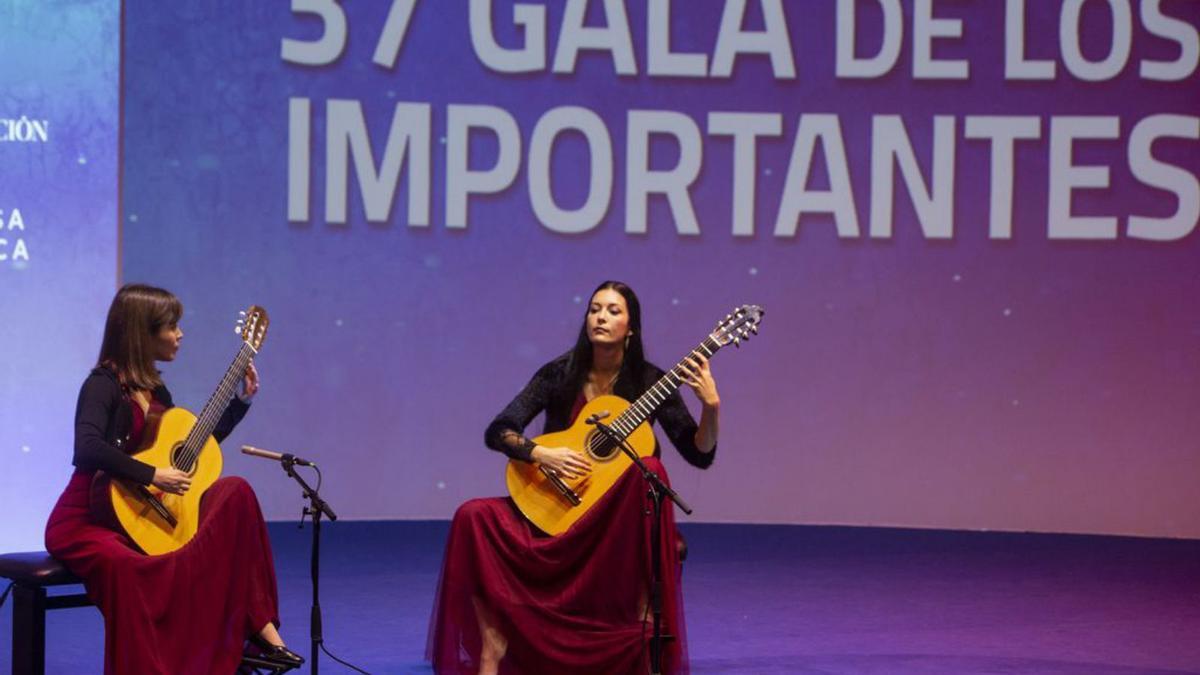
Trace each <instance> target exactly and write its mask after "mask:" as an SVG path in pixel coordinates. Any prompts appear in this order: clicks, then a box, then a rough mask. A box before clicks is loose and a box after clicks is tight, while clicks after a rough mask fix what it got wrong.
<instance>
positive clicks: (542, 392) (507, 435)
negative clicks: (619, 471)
mask: <svg viewBox="0 0 1200 675" xmlns="http://www.w3.org/2000/svg"><path fill="white" fill-rule="evenodd" d="M570 356H571V355H570V352H568V353H566V354H563V355H562V356H560V357H558V358H557V359H554V360H553V361H551V362H550V363H547V364H546V365H544V366H542V367H541V368H539V369H538V371H537V372H536V373H534V375H533V379H532V380H530V381H529V384H527V385H525V388H524V389H522V390H521V393H519V394H517V397H516V398H514V399H513V400H512V401H511V402H510V403H509V404H508V405H507V406H505V408H504V410H502V411H500V414H499V415H497V416H496V419H494V420H492V423H491V424H489V425H488V428H487V431H485V432H484V443H486V444H487V446H488V447H489V448H491V449H493V450H497V451H499V452H503V453H504V454H506V455H508V456H509V457H512V458H513V459H519V460H523V461H526V462H528V461H530V456H529V453H530V452H531V451H532V450H533V447H534V443H533V442H532V441H530V440H529V439H528V438H526V437H525V436H524V435H523V434H524V432H525V427H527V426H528V425H529V423H530V422H531V421H533V418H535V417H537V416H538V414H539V413H541V412H542V411H545V412H546V424H545V426H544V427H543V429H542V433H546V434H548V433H553V432H555V431H562V430H563V429H566V428H567V427H569V426H571V422H572V420H571V419H570V417H571V412H572V410H573V409H574V406H575V401H576V399H578V397H579V391H578V389H575V388H570V387H568V385H567V382H566V380H567V373H568V362H569V359H570ZM640 375H641V377H631V376H627V375H625V374H622V375H621V376H620V377H618V378H617V381H616V382H615V383H614V384H613V393H614V394H616V395H617V396H620V397H621V398H624V399H625V400H627V401H633V400H634V399H636V398H637V397H638V396H641V395H642V394H643V393H645V391H646V390H647V389H648V388H650V387H651V386H652V385H653V384H654V383H655V382H657V381H658V379H659V378H660V377H662V376H663V371H662V370H661V369H660V368H658V367H657V366H655V365H653V364H651V363H646V366H645V372H643V373H641V374H640ZM650 422H651V424H653V423H655V422H657V423H658V425H659V426H661V427H662V429H663V431H665V432H666V434H667V437H668V438H670V439H671V444H672V445H674V446H675V449H676V450H678V451H679V454H680V455H682V456H683V458H684V459H685V460H687V462H688V464H691V465H692V466H696V467H699V468H701V469H707V468H708V467H709V465H710V464H712V463H713V458H714V457H715V456H716V454H717V449H716V448H715V447H714V448H713V449H712V452H701V451H700V449H699V448H698V447H696V430H697V428H698V427H697V425H696V420H695V419H694V418H693V417H692V414H691V413H690V412H689V411H688V409H687V406H686V405H684V403H683V397H682V396H680V395H679V392H678V391H676V392H675V393H673V394H671V396H670V397H668V398H667V400H666V401H663V404H662V405H661V406H659V407H658V409H657V410H656V411H655V413H654V414H653V415H651V416H650ZM659 454H660V452H659V448H657V447H655V449H654V455H655V456H656V457H657V456H658V455H659Z"/></svg>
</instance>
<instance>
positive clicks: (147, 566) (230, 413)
mask: <svg viewBox="0 0 1200 675" xmlns="http://www.w3.org/2000/svg"><path fill="white" fill-rule="evenodd" d="M182 315H183V306H182V305H181V304H180V302H179V299H178V298H176V297H175V296H174V295H172V294H171V293H169V292H167V291H165V290H162V289H160V288H154V287H152V286H145V285H140V284H130V285H126V286H124V287H122V288H121V289H120V291H118V292H117V295H116V297H115V298H114V299H113V302H112V306H111V307H110V308H109V311H108V320H107V322H106V324H105V327H104V340H103V343H102V345H101V348H100V358H99V365H98V366H97V367H96V368H95V369H94V370H92V372H91V374H90V375H88V377H87V379H86V380H84V383H83V387H82V389H81V390H80V392H79V401H78V404H77V407H76V411H75V453H74V460H73V463H74V465H75V467H76V469H75V473H74V474H73V475H72V476H71V480H70V481H69V482H68V483H67V488H66V490H64V491H63V494H62V496H61V497H60V498H59V500H58V503H57V504H56V505H55V507H54V510H53V511H52V512H51V514H50V519H49V522H48V523H47V524H46V549H47V550H48V551H49V552H50V554H51V555H53V556H54V557H55V558H57V559H58V560H60V561H61V562H62V563H63V564H64V565H66V566H67V568H68V569H70V570H71V571H72V572H73V573H75V574H76V575H77V576H79V577H81V578H82V579H83V581H84V586H85V587H86V589H87V593H88V596H89V597H90V598H91V599H92V601H93V602H95V603H96V606H97V607H99V608H100V612H101V613H102V614H103V615H104V624H105V649H104V670H105V673H108V674H109V675H113V674H116V673H139V674H142V673H151V674H158V673H162V674H166V673H170V674H172V675H178V674H180V673H196V674H201V673H204V674H207V673H231V672H233V671H234V670H235V669H236V668H237V667H238V664H239V663H240V662H241V660H242V653H243V648H244V643H245V641H246V640H247V639H248V638H249V639H250V640H251V641H252V642H255V643H257V644H259V650H260V652H261V653H262V654H263V655H264V656H265V657H266V658H269V659H271V660H275V661H277V662H279V663H281V664H287V665H290V666H296V665H299V664H300V663H302V662H303V659H302V658H301V657H300V656H298V655H296V654H294V653H292V652H291V651H290V650H288V649H287V647H285V646H283V641H282V639H281V638H280V637H279V633H278V631H277V630H276V624H277V623H278V600H277V593H276V587H275V572H274V564H273V561H272V557H271V546H270V541H269V539H268V537H267V530H266V525H265V523H264V522H263V518H262V512H261V511H260V510H259V506H258V501H257V499H256V498H255V496H254V492H253V491H252V490H251V489H250V486H249V485H248V484H247V483H246V482H245V481H244V480H242V479H240V478H233V477H231V478H222V479H220V480H218V481H217V482H216V483H214V484H213V485H212V486H211V487H210V488H209V489H208V491H207V492H205V493H204V496H203V501H202V502H201V510H200V527H199V531H198V533H197V534H196V536H195V537H194V538H193V539H192V540H191V541H190V542H188V543H187V544H186V545H184V546H183V547H182V548H180V549H179V550H176V551H174V552H171V553H167V554H163V555H154V556H150V555H145V554H143V553H142V552H141V551H139V550H137V549H136V548H135V547H134V546H133V544H132V542H131V541H130V540H129V539H128V538H127V537H126V536H125V535H124V534H122V533H120V532H118V531H116V530H114V529H111V528H110V527H108V526H106V525H104V524H101V522H99V521H102V520H105V519H104V518H103V516H98V515H97V514H95V513H93V512H92V511H91V509H90V502H91V501H92V500H91V498H90V495H89V493H90V492H91V486H92V483H93V478H94V476H95V474H96V473H97V472H98V471H103V472H104V473H106V474H108V475H109V476H111V477H112V478H114V479H119V480H123V481H125V482H126V483H127V484H130V485H137V486H150V485H153V486H154V487H155V488H157V489H158V490H161V491H162V492H164V493H170V494H183V493H185V492H186V491H187V490H188V489H189V488H190V487H191V479H190V477H189V474H188V473H186V472H184V471H181V470H179V469H175V468H171V467H155V466H153V465H151V464H146V463H144V462H141V461H138V460H137V459H134V458H133V457H130V456H129V453H131V452H134V451H135V450H137V449H138V448H139V446H140V445H141V443H142V440H143V436H144V435H145V436H147V437H148V436H149V434H150V433H151V432H152V429H153V427H152V422H153V419H154V418H155V416H156V415H157V414H160V413H162V412H163V411H164V410H166V409H167V408H170V407H171V406H172V402H171V394H170V392H169V391H168V390H167V388H166V387H165V386H164V385H163V382H162V379H161V378H160V376H159V372H158V371H157V370H156V369H155V365H154V364H155V362H156V361H173V360H174V359H175V355H176V353H177V352H178V350H179V345H180V341H181V339H182V338H183V331H182V330H180V329H179V320H180V318H181V316H182ZM258 385H259V380H258V373H257V371H255V369H254V366H253V365H250V366H249V367H248V368H247V369H246V372H245V376H244V379H243V382H242V391H241V393H240V394H239V395H238V396H237V397H236V398H235V399H234V400H233V401H232V402H231V403H230V404H229V407H228V408H227V409H226V410H225V412H224V415H223V416H222V417H221V419H220V422H219V423H218V424H217V426H216V431H215V432H214V436H215V437H216V438H217V439H221V438H224V437H225V436H227V435H228V434H229V433H230V432H231V431H232V430H233V427H234V426H235V425H236V424H237V423H238V421H240V420H241V418H242V417H243V416H244V415H245V414H246V411H247V410H248V408H249V400H250V398H251V397H253V396H254V394H255V392H257V391H258ZM148 420H149V424H148ZM148 427H149V429H148ZM106 492H107V491H106Z"/></svg>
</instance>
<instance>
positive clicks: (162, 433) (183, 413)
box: [107, 408, 224, 555]
mask: <svg viewBox="0 0 1200 675" xmlns="http://www.w3.org/2000/svg"><path fill="white" fill-rule="evenodd" d="M195 425H196V416H195V415H193V414H192V413H190V412H188V411H187V410H184V409H183V408H171V409H169V410H167V411H165V412H164V413H163V414H162V415H161V416H158V417H157V419H154V418H151V419H150V420H148V425H147V427H146V436H145V438H146V442H144V443H143V444H142V447H143V449H142V450H139V451H138V452H137V453H136V454H134V455H133V457H134V459H137V460H139V461H142V462H145V463H147V464H151V465H153V466H156V467H163V468H166V467H172V466H175V465H176V463H174V462H173V461H172V460H174V459H175V457H176V455H177V453H178V452H179V450H180V449H181V448H182V447H183V445H184V441H185V440H186V439H187V437H188V433H189V432H191V430H192V428H193V427H194V426H195ZM223 463H224V462H223V459H222V457H221V448H220V447H219V446H218V445H217V441H216V440H215V439H213V437H212V436H209V437H208V438H207V439H205V441H204V446H203V449H202V450H201V451H200V454H199V457H198V458H197V459H196V462H195V465H194V466H193V467H192V471H191V477H192V486H191V487H190V488H189V489H188V491H187V492H186V493H184V494H182V495H175V494H171V493H167V492H163V491H161V490H159V489H158V488H156V487H154V486H153V485H150V486H148V487H146V488H145V489H141V486H138V485H134V484H131V483H128V482H126V481H123V480H118V479H113V478H111V477H110V478H109V481H108V482H109V485H108V491H107V497H108V499H109V500H111V507H112V509H111V511H112V515H113V516H115V519H116V524H117V525H118V526H119V527H120V529H121V530H122V531H124V532H125V534H127V535H128V536H129V538H130V539H132V540H133V541H134V543H135V544H137V545H138V547H139V548H141V549H142V550H143V551H145V552H146V553H147V554H148V555H162V554H164V553H170V552H172V551H176V550H179V549H180V548H182V547H183V546H184V544H186V543H188V542H189V541H191V540H192V537H194V536H196V530H197V529H198V527H199V525H200V499H201V498H202V497H203V496H204V493H205V491H206V490H208V488H209V487H211V486H212V484H213V483H215V482H216V481H217V479H218V478H220V477H221V467H222V465H223ZM146 493H148V494H149V495H150V497H149V498H153V499H156V500H158V502H159V503H160V504H162V506H163V507H165V508H166V510H167V511H168V512H170V513H171V515H172V516H174V517H175V519H176V521H177V522H176V524H175V525H174V526H172V525H171V524H170V523H169V522H168V521H167V520H166V519H164V518H163V517H162V516H161V515H160V514H159V513H157V511H156V510H155V509H154V508H153V507H152V505H151V504H150V503H149V502H148V501H147V499H148V497H147V495H146Z"/></svg>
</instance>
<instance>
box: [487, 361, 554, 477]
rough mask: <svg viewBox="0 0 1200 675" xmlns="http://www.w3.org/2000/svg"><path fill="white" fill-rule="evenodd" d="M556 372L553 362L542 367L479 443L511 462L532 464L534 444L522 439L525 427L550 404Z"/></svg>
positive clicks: (490, 426) (493, 422) (491, 425)
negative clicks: (506, 457)
mask: <svg viewBox="0 0 1200 675" xmlns="http://www.w3.org/2000/svg"><path fill="white" fill-rule="evenodd" d="M560 370H561V368H560V367H559V365H558V362H556V361H552V362H550V363H548V364H546V365H544V366H542V367H541V368H540V369H539V370H538V371H537V373H535V374H534V376H533V379H531V380H530V381H529V384H527V385H525V388H524V389H522V390H521V393H519V394H517V397H516V398H514V399H513V400H512V401H511V402H509V404H508V405H507V406H505V407H504V410H502V411H500V414H499V415H496V419H494V420H492V423H491V424H489V425H488V427H487V430H486V431H484V432H483V442H484V443H485V444H486V445H487V446H488V447H489V448H491V449H492V450H496V451H498V452H503V453H504V454H506V455H508V456H509V457H511V458H513V459H519V460H521V461H523V462H529V461H532V458H531V457H530V453H531V452H533V448H534V443H533V441H531V440H529V439H528V438H526V437H525V436H524V435H523V434H524V432H525V427H527V426H529V423H530V422H531V421H533V418H535V417H537V416H538V413H540V412H542V411H543V410H545V409H546V406H548V405H549V404H550V396H551V394H552V393H553V391H554V387H555V386H556V385H557V383H558V375H559V373H560Z"/></svg>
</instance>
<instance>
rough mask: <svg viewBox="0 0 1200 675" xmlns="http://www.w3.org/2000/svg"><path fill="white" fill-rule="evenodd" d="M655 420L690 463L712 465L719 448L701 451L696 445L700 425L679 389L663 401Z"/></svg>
mask: <svg viewBox="0 0 1200 675" xmlns="http://www.w3.org/2000/svg"><path fill="white" fill-rule="evenodd" d="M655 421H657V422H658V423H659V425H661V426H662V428H663V431H665V432H666V434H667V438H670V439H671V445H674V446H675V449H676V450H678V451H679V454H680V455H683V458H684V459H685V460H687V463H688V464H691V465H692V466H695V467H698V468H701V469H707V468H708V467H709V466H710V465H712V463H713V459H714V458H715V457H716V455H717V448H716V446H713V449H712V451H711V452H701V451H700V448H698V447H696V431H697V430H698V429H699V428H700V427H699V425H697V424H696V420H695V418H693V417H692V413H691V412H690V411H689V410H688V408H687V405H685V404H684V402H683V396H681V395H680V393H679V392H678V391H676V392H675V393H674V394H671V395H670V396H668V397H667V400H665V401H663V404H662V406H661V407H659V409H658V412H657V414H656V415H655Z"/></svg>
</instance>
